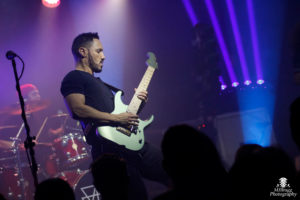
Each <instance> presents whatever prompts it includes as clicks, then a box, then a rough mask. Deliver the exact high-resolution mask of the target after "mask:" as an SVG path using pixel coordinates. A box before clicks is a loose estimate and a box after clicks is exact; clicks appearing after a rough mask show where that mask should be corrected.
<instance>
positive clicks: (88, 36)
mask: <svg viewBox="0 0 300 200" xmlns="http://www.w3.org/2000/svg"><path fill="white" fill-rule="evenodd" d="M93 39H99V35H98V33H91V32H89V33H81V34H80V35H78V36H77V37H76V38H75V39H74V40H73V44H72V54H73V56H74V58H75V59H79V58H81V55H80V54H79V52H78V49H79V48H80V47H89V45H90V43H91V42H92V41H93Z"/></svg>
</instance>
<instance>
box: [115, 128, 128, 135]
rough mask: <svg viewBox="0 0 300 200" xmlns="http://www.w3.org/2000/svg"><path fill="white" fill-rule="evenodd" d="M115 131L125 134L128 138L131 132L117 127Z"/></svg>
mask: <svg viewBox="0 0 300 200" xmlns="http://www.w3.org/2000/svg"><path fill="white" fill-rule="evenodd" d="M116 129H117V131H120V132H121V133H123V134H125V135H127V136H130V135H131V131H130V130H128V129H126V128H123V127H120V126H119V127H117V128H116Z"/></svg>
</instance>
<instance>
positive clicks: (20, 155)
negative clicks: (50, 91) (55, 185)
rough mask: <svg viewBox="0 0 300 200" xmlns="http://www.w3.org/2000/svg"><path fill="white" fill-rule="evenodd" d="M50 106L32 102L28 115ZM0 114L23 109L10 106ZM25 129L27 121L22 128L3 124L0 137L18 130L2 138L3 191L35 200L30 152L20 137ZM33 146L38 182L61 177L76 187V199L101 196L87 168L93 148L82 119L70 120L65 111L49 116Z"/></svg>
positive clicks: (0, 182) (0, 180)
mask: <svg viewBox="0 0 300 200" xmlns="http://www.w3.org/2000/svg"><path fill="white" fill-rule="evenodd" d="M48 105H49V104H46V103H39V104H36V105H32V106H31V107H30V108H27V109H26V114H31V113H34V112H37V111H40V110H43V109H45V108H46V107H48ZM27 111H28V112H27ZM0 114H10V115H17V114H20V111H19V110H17V109H15V108H14V107H8V108H5V109H3V110H2V111H0ZM52 124H59V127H58V128H57V127H51V125H52ZM23 129H24V124H22V125H21V127H18V126H16V125H4V126H0V137H1V134H2V133H8V132H10V133H11V132H13V131H12V130H14V131H15V132H16V134H14V135H16V136H15V137H10V138H9V139H8V140H2V139H0V193H1V194H3V195H4V196H5V197H6V198H7V199H8V200H10V199H20V200H23V199H24V200H29V199H33V194H34V190H35V188H34V184H33V177H32V175H31V171H30V167H29V164H28V161H27V156H26V155H27V154H26V151H25V149H24V145H23V141H22V139H20V138H21V134H20V133H21V132H22V131H23ZM23 132H24V131H23ZM23 134H24V133H23ZM10 135H11V134H10ZM43 135H44V136H45V135H48V136H49V135H50V137H44V136H43ZM43 138H44V139H43ZM45 138H47V139H46V140H45ZM34 149H35V155H36V160H37V162H38V167H39V169H38V179H39V182H41V181H43V180H45V179H47V178H53V177H58V178H62V179H64V180H66V181H68V182H69V184H70V185H71V186H72V187H73V189H74V191H75V194H76V195H77V198H79V199H82V198H86V199H89V198H90V197H93V198H92V199H101V198H100V194H99V193H98V192H97V191H96V189H95V188H94V187H93V184H92V177H91V174H90V173H89V170H88V168H89V165H90V164H91V162H92V160H91V156H90V147H89V145H87V144H86V141H85V137H84V135H83V133H82V130H81V128H80V124H79V122H76V121H75V120H73V119H71V118H70V116H69V115H68V114H66V113H59V114H56V115H51V116H49V117H46V118H45V120H44V121H43V123H42V125H41V127H40V129H39V131H38V133H37V134H36V140H35V147H34Z"/></svg>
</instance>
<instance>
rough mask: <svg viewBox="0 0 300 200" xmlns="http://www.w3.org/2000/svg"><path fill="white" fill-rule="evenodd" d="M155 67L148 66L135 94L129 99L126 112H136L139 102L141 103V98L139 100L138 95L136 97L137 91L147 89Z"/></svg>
mask: <svg viewBox="0 0 300 200" xmlns="http://www.w3.org/2000/svg"><path fill="white" fill-rule="evenodd" d="M154 71H155V69H154V68H153V67H151V66H148V68H147V70H146V72H145V74H144V76H143V78H142V80H141V82H140V84H139V86H138V88H137V90H136V92H135V94H134V95H133V97H132V99H131V101H130V104H129V105H128V108H127V112H130V113H133V114H137V112H138V110H139V108H140V106H141V104H142V100H140V99H139V98H138V97H137V93H138V92H139V91H142V90H147V89H148V86H149V84H150V81H151V79H152V76H153V73H154Z"/></svg>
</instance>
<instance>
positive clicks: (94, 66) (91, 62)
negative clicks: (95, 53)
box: [89, 53, 102, 73]
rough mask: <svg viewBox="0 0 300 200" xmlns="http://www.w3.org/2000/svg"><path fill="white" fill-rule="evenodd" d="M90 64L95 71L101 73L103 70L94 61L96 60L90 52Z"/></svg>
mask: <svg viewBox="0 0 300 200" xmlns="http://www.w3.org/2000/svg"><path fill="white" fill-rule="evenodd" d="M89 66H90V68H91V69H92V70H93V72H96V73H99V72H101V71H102V68H100V69H99V68H98V67H97V64H96V63H95V62H94V60H93V59H92V56H91V54H90V53H89Z"/></svg>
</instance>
